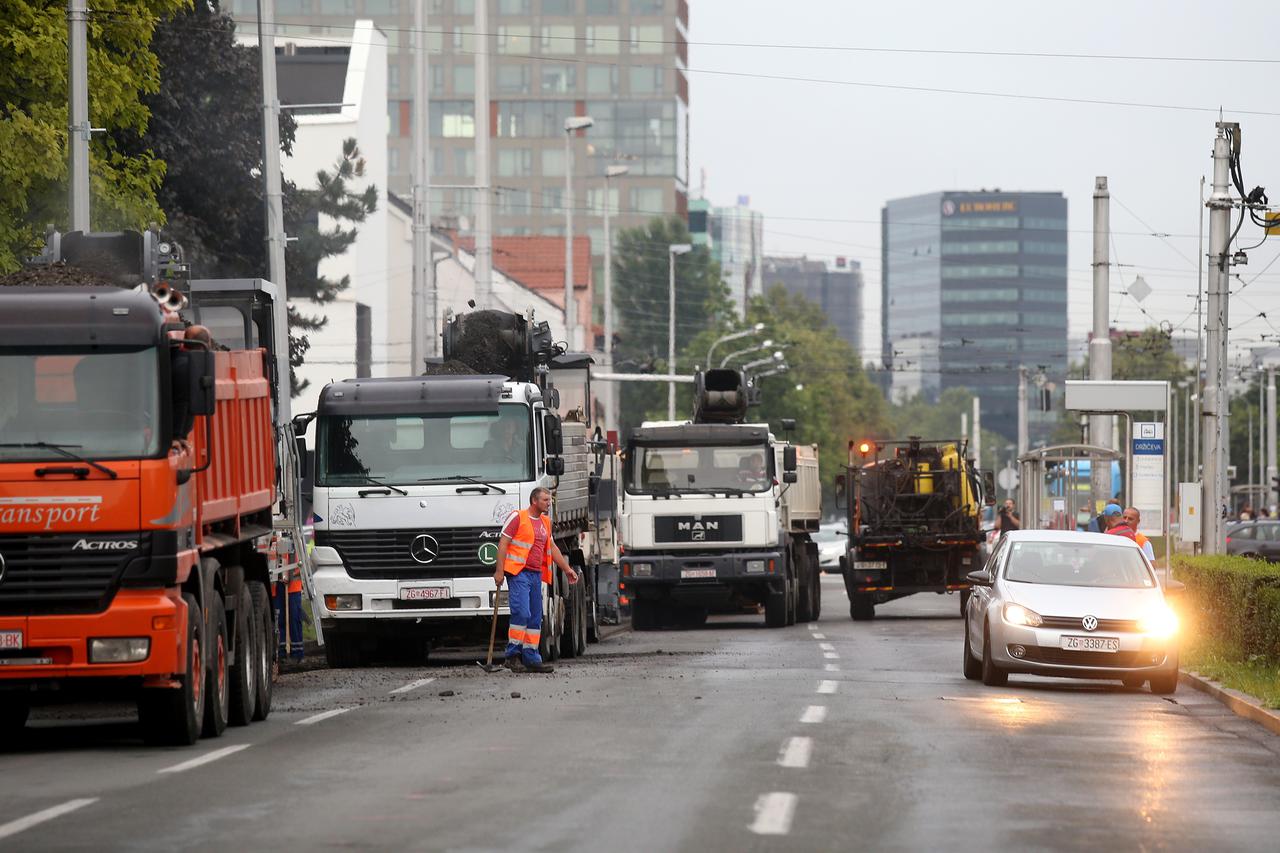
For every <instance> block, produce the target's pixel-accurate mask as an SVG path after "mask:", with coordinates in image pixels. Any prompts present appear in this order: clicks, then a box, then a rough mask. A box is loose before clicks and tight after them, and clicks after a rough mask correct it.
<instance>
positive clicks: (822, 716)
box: [800, 705, 827, 723]
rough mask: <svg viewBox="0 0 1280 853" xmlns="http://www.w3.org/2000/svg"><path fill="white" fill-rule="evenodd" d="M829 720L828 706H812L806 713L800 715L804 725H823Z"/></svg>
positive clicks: (806, 709) (805, 710)
mask: <svg viewBox="0 0 1280 853" xmlns="http://www.w3.org/2000/svg"><path fill="white" fill-rule="evenodd" d="M826 719H827V706H826V705H810V706H809V707H808V708H805V709H804V713H803V714H801V715H800V722H802V723H821V722H823V721H824V720H826Z"/></svg>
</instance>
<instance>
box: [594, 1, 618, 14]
mask: <svg viewBox="0 0 1280 853" xmlns="http://www.w3.org/2000/svg"><path fill="white" fill-rule="evenodd" d="M587 14H588V15H616V14H618V0H587Z"/></svg>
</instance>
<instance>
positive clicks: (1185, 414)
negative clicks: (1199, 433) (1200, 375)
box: [1182, 379, 1196, 483]
mask: <svg viewBox="0 0 1280 853" xmlns="http://www.w3.org/2000/svg"><path fill="white" fill-rule="evenodd" d="M1183 390H1184V391H1185V396H1184V397H1183V398H1182V435H1183V438H1185V439H1186V441H1184V442H1183V444H1184V445H1186V446H1185V447H1183V448H1182V482H1184V483H1190V482H1191V480H1192V473H1193V472H1192V470H1191V466H1192V460H1194V459H1195V458H1196V457H1195V451H1194V442H1195V439H1194V438H1193V436H1192V432H1193V431H1194V430H1195V419H1194V418H1193V417H1191V398H1192V396H1194V393H1195V390H1196V380H1195V379H1192V380H1191V384H1190V385H1188V386H1187V387H1186V388H1185V389H1183Z"/></svg>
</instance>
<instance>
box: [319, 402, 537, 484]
mask: <svg viewBox="0 0 1280 853" xmlns="http://www.w3.org/2000/svg"><path fill="white" fill-rule="evenodd" d="M531 425H532V421H531V419H530V416H529V407H528V406H524V405H521V404H518V403H507V404H503V405H502V406H500V407H499V410H498V414H496V415H449V414H440V415H379V416H374V417H367V418H361V417H345V416H343V417H337V416H327V417H321V418H320V424H319V434H318V447H319V451H320V452H319V454H318V457H319V461H318V467H317V471H316V482H317V483H318V484H320V485H325V486H355V485H364V484H366V483H367V482H369V478H371V477H372V478H375V479H377V480H381V481H383V482H386V483H401V484H405V483H420V482H431V481H432V480H443V479H444V478H446V477H455V476H457V475H466V476H468V477H474V478H475V479H477V480H482V481H485V482H488V483H499V482H501V483H512V482H522V481H528V480H532V479H533V442H532V440H531V436H532V426H531Z"/></svg>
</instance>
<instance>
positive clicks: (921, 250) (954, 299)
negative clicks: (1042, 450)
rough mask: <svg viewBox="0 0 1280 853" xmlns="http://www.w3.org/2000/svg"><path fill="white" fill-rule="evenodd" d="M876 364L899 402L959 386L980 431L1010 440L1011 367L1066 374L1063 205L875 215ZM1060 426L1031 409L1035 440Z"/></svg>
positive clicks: (1016, 198) (917, 202)
mask: <svg viewBox="0 0 1280 853" xmlns="http://www.w3.org/2000/svg"><path fill="white" fill-rule="evenodd" d="M881 269H882V271H883V272H882V276H881V300H882V302H881V304H882V306H883V308H882V313H881V340H882V347H883V351H882V358H883V360H884V363H885V364H886V365H887V366H888V367H889V368H890V369H891V371H892V372H891V373H890V376H891V394H892V395H893V397H894V398H895V399H901V398H904V397H909V396H913V395H915V394H923V395H924V396H925V397H926V398H929V399H933V398H935V397H936V396H937V395H938V394H939V393H940V392H942V391H943V390H945V389H947V388H953V387H965V388H968V389H969V390H971V391H973V392H975V393H976V394H978V395H980V396H981V397H982V425H983V427H984V428H986V429H990V430H994V431H996V432H998V433H1000V434H1002V435H1004V436H1006V437H1007V438H1009V439H1010V440H1011V441H1012V440H1016V437H1017V428H1018V427H1017V424H1018V417H1017V397H1018V367H1019V366H1020V365H1023V366H1026V367H1027V368H1029V369H1030V370H1031V371H1032V373H1033V374H1036V373H1039V372H1040V371H1043V372H1044V373H1045V375H1046V376H1048V377H1049V378H1050V379H1060V378H1061V377H1063V376H1064V375H1065V373H1066V368H1067V352H1068V348H1067V200H1066V198H1065V197H1063V195H1062V194H1061V193H1056V192H1001V191H999V190H994V191H991V192H987V191H985V190H984V191H979V192H935V193H929V194H927V195H919V196H913V197H910V198H902V199H895V200H893V201H890V202H889V203H888V204H886V205H885V207H884V208H883V209H882V211H881ZM1054 417H1055V415H1054V413H1052V412H1040V411H1038V409H1036V407H1032V411H1031V413H1030V419H1029V431H1030V435H1031V442H1032V444H1033V445H1034V444H1035V443H1036V442H1037V441H1038V440H1044V439H1047V437H1048V436H1049V435H1050V434H1051V433H1052V430H1053V422H1052V419H1053V418H1054Z"/></svg>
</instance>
